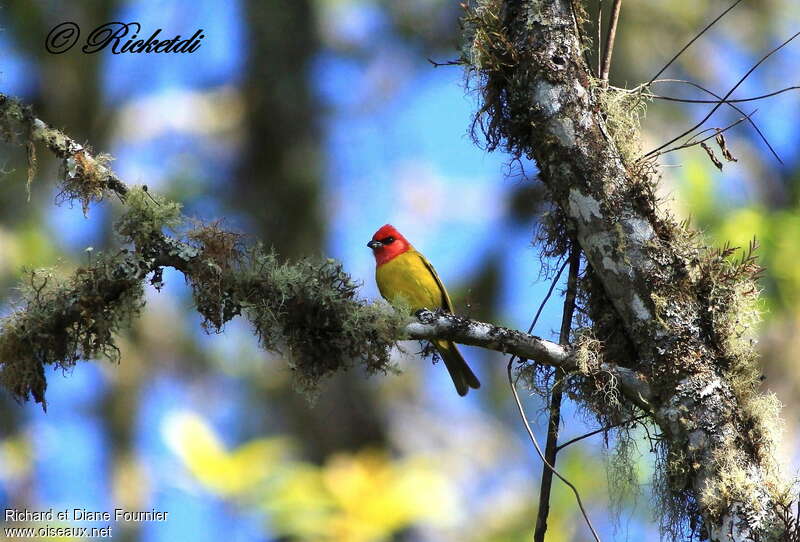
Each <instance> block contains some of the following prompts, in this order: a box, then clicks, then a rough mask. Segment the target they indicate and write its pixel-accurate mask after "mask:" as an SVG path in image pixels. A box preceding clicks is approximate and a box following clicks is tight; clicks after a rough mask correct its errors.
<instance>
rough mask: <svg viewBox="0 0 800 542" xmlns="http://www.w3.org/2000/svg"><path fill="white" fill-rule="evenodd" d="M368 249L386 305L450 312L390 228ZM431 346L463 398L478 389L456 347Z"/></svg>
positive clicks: (438, 286)
mask: <svg viewBox="0 0 800 542" xmlns="http://www.w3.org/2000/svg"><path fill="white" fill-rule="evenodd" d="M367 246H368V247H369V248H371V249H372V254H373V255H374V256H375V281H376V282H377V283H378V289H379V290H380V292H381V295H382V296H383V297H384V298H385V299H386V300H387V301H388V302H389V303H391V304H393V305H395V304H396V305H401V306H406V307H408V308H410V309H411V310H414V311H418V310H420V309H430V310H436V309H442V310H443V311H445V312H449V313H452V312H453V303H452V302H451V301H450V296H448V295H447V290H445V288H444V284H442V280H441V279H440V278H439V275H437V274H436V271H435V270H434V269H433V266H432V265H431V264H430V262H429V261H428V260H427V259H425V256H423V255H422V254H420V253H419V252H417V251H416V250H414V247H413V246H411V243H409V242H408V241H407V240H406V238H405V237H403V235H402V234H401V233H400V232H399V231H397V230H396V229H394V227H393V226H392V225H391V224H386V225H385V226H383V227H381V229H379V230H378V231H376V232H375V235H373V236H372V240H371V241H370V242H369V243H367ZM431 342H432V343H433V345H434V346H435V347H436V349H437V350H438V351H439V355H440V356H441V357H442V360H443V361H444V365H445V367H447V370H448V372H449V373H450V377H451V378H452V379H453V384H455V385H456V390H457V391H458V394H459V395H466V393H467V391H469V388H476V389H477V388H479V387H480V386H481V383H480V382H479V381H478V379H477V377H476V376H475V374H474V373H473V372H472V370H471V369H470V368H469V365H467V362H466V361H464V358H463V357H462V356H461V352H459V351H458V348H456V345H455V343H453V342H451V341H445V340H441V339H437V340H434V341H431Z"/></svg>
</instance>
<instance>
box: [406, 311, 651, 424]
mask: <svg viewBox="0 0 800 542" xmlns="http://www.w3.org/2000/svg"><path fill="white" fill-rule="evenodd" d="M417 319H418V320H419V321H418V322H411V323H410V324H408V325H407V326H406V328H405V333H406V335H407V336H408V337H409V338H411V339H421V340H431V339H447V340H450V341H454V342H457V343H459V344H466V345H469V346H480V347H482V348H486V349H488V350H494V351H497V352H502V353H504V354H512V355H515V356H517V357H519V358H521V359H527V360H532V361H535V362H536V363H541V364H543V365H549V366H552V367H559V368H561V369H563V370H565V371H567V372H574V371H582V370H584V369H583V368H581V366H580V363H579V361H578V357H577V355H576V353H575V351H573V350H572V349H571V348H569V347H564V346H562V345H560V344H558V343H554V342H552V341H548V340H545V339H542V338H540V337H537V336H535V335H528V334H527V333H524V332H522V331H517V330H514V329H509V328H506V327H501V326H495V325H493V324H487V323H485V322H478V321H476V320H470V319H468V318H462V317H460V316H456V315H453V314H446V313H440V312H431V311H427V310H424V311H420V312H419V313H418V314H417ZM599 369H600V370H601V371H603V372H605V373H608V374H609V375H610V376H612V377H613V378H614V379H615V380H616V382H617V385H618V386H619V387H620V390H621V391H622V393H623V394H624V395H625V396H626V397H628V398H629V399H630V400H631V401H633V402H634V403H635V404H636V405H637V406H639V407H640V408H642V409H644V410H650V408H651V405H650V401H651V400H652V391H651V389H650V385H649V383H648V382H647V380H646V379H645V378H644V376H643V375H641V374H639V373H638V372H636V371H635V370H633V369H629V368H627V367H621V366H619V365H616V364H614V363H610V362H602V363H600V365H599Z"/></svg>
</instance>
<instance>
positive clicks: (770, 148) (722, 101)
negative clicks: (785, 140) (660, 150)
mask: <svg viewBox="0 0 800 542" xmlns="http://www.w3.org/2000/svg"><path fill="white" fill-rule="evenodd" d="M655 82H656V83H684V84H687V85H691V86H693V87H694V88H696V89H698V90H701V91H703V92H705V93H706V94H709V95H711V96H713V97H714V98H716V100H706V101H701V100H697V101H689V100H686V102H687V103H715V104H722V103H726V104H728V105H729V106H730V107H731V108H732V109H734V110H735V111H737V112H738V113H740V114H742V115H746V113H745V112H744V111H742V110H741V108H739V107H737V106H736V105H734V104H735V103H738V102H745V101H748V102H749V101H753V100H722V97H721V96H719V95H718V94H716V93H715V92H712V91H710V90H708V89H707V88H705V87H704V86H702V85H700V84H698V83H695V82H694V81H687V80H685V79H658V80H656V81H655ZM794 88H800V87H794ZM779 93H780V91H778V92H775V93H772V94H771V96H774V95H776V94H779ZM644 95H645V96H646V95H647V94H644ZM769 96H770V95H765V96H763V97H764V98H766V97H769ZM675 101H680V99H679V98H676V99H675ZM747 120H748V122H749V123H750V125H751V126H752V127H753V129H754V130H755V131H756V133H757V134H758V135H759V137H761V140H762V141H763V142H764V144H765V145H766V146H767V148H768V149H769V151H770V152H771V153H772V156H774V157H775V159H776V160H777V161H778V162H780V163H781V164H783V160H781V157H780V156H778V153H777V152H775V149H773V148H772V145H770V143H769V140H768V139H767V137H766V136H765V135H764V134H763V133H762V132H761V130H760V129H759V128H758V126H757V125H756V123H755V122H753V119H751V118H748V119H747Z"/></svg>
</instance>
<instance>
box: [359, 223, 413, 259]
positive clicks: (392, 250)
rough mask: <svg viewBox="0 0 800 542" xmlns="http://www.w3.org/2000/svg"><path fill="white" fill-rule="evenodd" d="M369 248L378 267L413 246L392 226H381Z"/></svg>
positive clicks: (368, 244)
mask: <svg viewBox="0 0 800 542" xmlns="http://www.w3.org/2000/svg"><path fill="white" fill-rule="evenodd" d="M367 246H368V247H369V248H371V249H372V254H373V255H374V256H375V263H376V264H377V265H381V264H385V263H386V262H388V261H389V260H391V259H392V258H394V257H395V256H398V255H400V254H402V253H403V252H406V251H407V250H410V249H411V244H410V243H409V242H408V241H406V238H405V237H403V234H402V233H400V232H399V231H397V230H396V229H395V228H394V226H392V225H391V224H385V225H383V226H381V229H379V230H378V231H376V232H375V235H373V236H372V240H371V241H370V242H369V243H367Z"/></svg>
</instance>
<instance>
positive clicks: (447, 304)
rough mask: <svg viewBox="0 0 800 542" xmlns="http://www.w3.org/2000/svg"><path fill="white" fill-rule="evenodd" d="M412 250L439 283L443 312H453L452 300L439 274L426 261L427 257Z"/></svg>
mask: <svg viewBox="0 0 800 542" xmlns="http://www.w3.org/2000/svg"><path fill="white" fill-rule="evenodd" d="M414 252H415V253H416V254H417V256H419V258H420V259H421V260H422V263H424V264H425V267H427V268H428V271H430V272H431V275H433V279H434V280H435V281H436V284H438V285H439V291H441V292H442V309H444V310H445V312H453V302H452V301H450V296H449V295H448V294H447V289H446V288H445V287H444V284H443V283H442V279H440V278H439V274H438V273H437V272H436V269H434V268H433V265H432V264H431V262H429V261H428V259H427V258H426V257H425V256H423V255H422V254H421V253H419V252H417V251H416V250H415V251H414Z"/></svg>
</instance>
